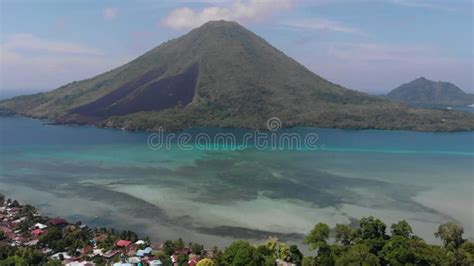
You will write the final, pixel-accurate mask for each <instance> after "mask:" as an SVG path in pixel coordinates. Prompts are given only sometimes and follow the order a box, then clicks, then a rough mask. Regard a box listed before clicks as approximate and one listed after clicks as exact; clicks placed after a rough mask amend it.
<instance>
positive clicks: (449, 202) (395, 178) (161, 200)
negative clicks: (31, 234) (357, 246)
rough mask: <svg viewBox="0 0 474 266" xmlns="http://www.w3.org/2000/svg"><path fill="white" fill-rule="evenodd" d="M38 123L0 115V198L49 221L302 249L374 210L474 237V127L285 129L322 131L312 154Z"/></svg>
mask: <svg viewBox="0 0 474 266" xmlns="http://www.w3.org/2000/svg"><path fill="white" fill-rule="evenodd" d="M44 123H45V122H44V121H40V120H34V119H29V118H22V117H6V118H5V117H4V118H0V193H3V194H5V195H7V196H9V197H12V198H15V199H19V200H21V201H24V202H28V203H31V204H33V205H35V206H37V207H39V208H40V210H41V212H42V213H44V214H46V215H50V216H61V217H65V218H68V219H70V220H82V221H83V222H86V223H88V224H90V225H98V226H102V225H105V226H113V227H117V228H121V229H131V230H135V231H137V232H138V233H140V234H146V235H149V236H151V237H152V239H155V240H157V241H162V240H166V239H177V238H178V237H181V238H183V239H184V240H185V241H186V242H189V241H197V242H201V243H204V244H206V245H209V246H212V245H220V246H222V245H225V244H228V243H229V242H230V241H232V240H233V239H235V238H245V239H249V240H261V239H264V238H266V237H267V236H269V235H278V236H279V237H281V238H283V239H288V240H290V241H295V242H300V241H301V235H302V234H305V233H307V232H308V231H309V230H310V229H311V228H312V226H313V225H314V224H315V223H317V222H326V223H328V224H330V225H335V224H336V223H346V224H350V223H354V222H355V221H356V219H358V218H360V217H363V216H369V215H373V216H376V217H379V218H381V219H382V220H383V221H384V222H385V223H387V224H388V225H390V224H391V223H393V222H396V221H398V220H401V219H406V220H407V221H408V222H410V223H411V224H412V226H413V227H414V231H415V233H417V234H419V235H421V236H423V237H425V238H426V239H428V240H429V241H436V240H435V238H434V236H433V233H434V231H435V230H436V228H437V226H438V225H439V224H440V223H444V222H446V221H457V222H459V223H462V224H463V226H464V228H465V232H466V235H467V236H468V237H470V238H473V237H474V228H473V226H474V201H473V191H474V168H473V167H474V166H473V165H474V164H473V163H474V132H459V133H420V132H407V131H376V130H339V129H318V128H294V129H288V130H284V131H282V132H286V133H296V134H298V135H305V134H308V133H314V134H317V135H318V142H317V145H318V149H316V150H310V149H301V150H292V149H284V150H273V149H266V150H259V149H256V148H255V147H253V146H252V144H251V145H249V147H247V148H246V149H238V150H235V149H229V148H226V147H222V148H219V149H212V150H202V149H193V150H182V149H180V148H179V146H178V145H176V143H172V145H171V148H170V149H161V150H153V149H150V148H149V147H148V145H147V139H148V137H149V134H150V133H147V132H138V133H136V132H135V133H132V132H125V131H121V130H116V129H97V128H94V127H75V126H46V125H43V124H44ZM217 132H218V130H217V129H193V130H187V131H186V132H185V133H187V134H189V135H191V136H196V135H197V134H199V133H209V134H211V135H212V134H216V133H217ZM219 132H222V130H220V131H219ZM224 132H225V133H231V134H234V135H236V136H241V135H243V134H245V133H248V132H249V131H248V130H231V129H228V130H227V129H226V130H224Z"/></svg>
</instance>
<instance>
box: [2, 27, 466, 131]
mask: <svg viewBox="0 0 474 266" xmlns="http://www.w3.org/2000/svg"><path fill="white" fill-rule="evenodd" d="M0 113H3V114H12V113H16V114H20V115H25V116H31V117H37V118H47V119H50V120H53V121H55V122H57V123H75V124H94V125H98V126H106V127H120V128H125V129H130V130H156V129H158V128H159V127H162V128H164V129H167V130H179V129H184V128H188V127H194V126H205V127H240V128H265V122H266V121H267V119H268V118H270V117H279V118H280V120H281V121H282V122H283V126H286V127H291V126H316V127H337V128H374V129H406V130H427V131H453V130H473V129H474V116H473V115H469V114H465V113H461V112H454V111H452V112H451V111H450V112H447V111H440V110H424V109H417V108H410V107H407V106H405V105H403V104H399V103H394V102H391V101H389V100H386V99H382V98H380V97H375V96H369V95H367V94H365V93H361V92H357V91H353V90H349V89H346V88H343V87H341V86H339V85H337V84H334V83H331V82H329V81H327V80H325V79H323V78H321V77H320V76H318V75H316V74H314V73H312V72H311V71H309V70H308V69H307V68H305V67H304V66H302V65H301V64H299V63H298V62H296V61H295V60H293V59H292V58H290V57H288V56H286V55H285V54H284V53H282V52H281V51H279V50H277V49H276V48H275V47H273V46H272V45H270V44H269V43H268V42H266V41H265V40H264V39H262V38H261V37H259V36H257V35H255V34H254V33H252V32H250V31H249V30H247V29H245V28H244V27H242V26H241V25H239V24H237V23H235V22H227V21H212V22H208V23H206V24H204V25H203V26H201V27H199V28H196V29H194V30H192V31H191V32H189V33H188V34H186V35H184V36H182V37H180V38H177V39H173V40H170V41H168V42H165V43H163V44H161V45H160V46H158V47H156V48H154V49H152V50H151V51H149V52H147V53H145V54H144V55H142V56H140V57H138V58H137V59H135V60H133V61H131V62H129V63H127V64H125V65H123V66H121V67H119V68H116V69H114V70H111V71H109V72H106V73H103V74H101V75H98V76H95V77H93V78H90V79H86V80H82V81H78V82H73V83H70V84H67V85H64V86H62V87H60V88H58V89H56V90H53V91H50V92H47V93H38V94H33V95H28V96H20V97H16V98H13V99H10V100H4V101H1V102H0Z"/></svg>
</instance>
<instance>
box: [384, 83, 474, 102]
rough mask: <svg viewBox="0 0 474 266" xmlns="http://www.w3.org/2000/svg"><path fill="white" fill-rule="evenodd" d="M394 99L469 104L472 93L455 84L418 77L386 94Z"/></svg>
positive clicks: (472, 98) (471, 100) (473, 98)
mask: <svg viewBox="0 0 474 266" xmlns="http://www.w3.org/2000/svg"><path fill="white" fill-rule="evenodd" d="M387 97H388V98H389V99H391V100H394V101H399V102H402V103H407V104H412V105H421V106H428V105H464V106H465V105H470V104H473V103H474V101H473V100H474V97H473V95H472V94H468V93H465V92H464V91H462V90H461V89H460V88H458V87H456V85H454V84H452V83H449V82H443V81H437V82H436V81H432V80H429V79H426V78H423V77H421V78H418V79H415V80H413V81H412V82H409V83H405V84H403V85H401V86H399V87H398V88H396V89H394V90H392V91H391V92H390V93H388V94H387Z"/></svg>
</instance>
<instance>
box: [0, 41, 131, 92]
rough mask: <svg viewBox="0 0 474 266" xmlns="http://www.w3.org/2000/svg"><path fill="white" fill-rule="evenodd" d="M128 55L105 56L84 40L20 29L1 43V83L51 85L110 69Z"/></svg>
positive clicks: (21, 85)
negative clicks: (49, 37) (52, 37)
mask: <svg viewBox="0 0 474 266" xmlns="http://www.w3.org/2000/svg"><path fill="white" fill-rule="evenodd" d="M129 59H130V58H115V57H113V58H108V57H106V56H105V54H104V53H103V52H102V51H100V50H99V49H95V48H91V47H88V46H86V45H83V44H77V43H71V42H62V41H53V40H47V39H43V38H39V37H37V36H34V35H32V34H27V33H22V34H14V35H11V36H8V37H7V38H6V39H5V41H4V42H3V43H1V44H0V87H2V88H10V89H22V88H23V89H24V88H49V89H53V88H56V87H59V86H61V85H64V84H66V83H69V82H71V81H73V80H81V79H84V78H89V77H91V76H95V75H97V74H100V73H102V72H104V71H107V70H110V69H111V68H113V67H116V66H118V65H120V64H122V63H125V62H126V61H128V60H129Z"/></svg>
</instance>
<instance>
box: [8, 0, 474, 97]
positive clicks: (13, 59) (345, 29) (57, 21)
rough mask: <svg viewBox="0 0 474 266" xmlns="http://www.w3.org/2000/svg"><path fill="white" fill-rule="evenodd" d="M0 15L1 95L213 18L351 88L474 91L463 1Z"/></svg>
mask: <svg viewBox="0 0 474 266" xmlns="http://www.w3.org/2000/svg"><path fill="white" fill-rule="evenodd" d="M0 12H1V13H0V22H1V23H0V48H1V54H0V62H1V69H0V89H1V91H2V93H20V92H23V91H28V90H38V91H45V90H51V89H55V88H57V87H59V86H61V85H64V84H66V83H69V82H72V81H74V80H81V79H85V78H90V77H92V76H94V75H97V74H100V73H102V72H105V71H108V70H110V69H113V68H115V67H118V66H120V65H122V64H124V63H126V62H128V61H130V60H132V59H134V58H136V57H137V56H139V55H141V54H143V53H144V52H146V51H148V50H150V49H152V48H154V47H156V46H158V45H159V44H160V43H162V42H164V41H167V40H170V39H173V38H176V37H179V36H181V35H183V34H185V33H187V32H188V31H189V30H190V29H192V28H195V27H198V26H200V25H202V24H203V23H205V22H206V21H209V20H218V19H225V20H233V21H237V22H239V23H240V24H242V25H243V26H245V27H247V28H248V29H250V30H251V31H253V32H255V33H256V34H258V35H260V36H261V37H263V38H264V39H266V40H267V41H268V42H270V43H271V44H272V45H274V46H275V47H276V48H278V49H279V50H281V51H283V52H284V53H286V54H287V55H288V56H290V57H292V58H294V59H295V60H297V61H298V62H300V63H302V64H303V65H305V66H306V67H307V68H308V69H310V70H311V71H313V72H315V73H316V74H318V75H320V76H322V77H323V78H325V79H328V80H329V81H332V82H334V83H337V84H340V85H342V86H344V87H347V88H350V89H355V90H360V91H365V92H368V93H372V94H380V93H386V92H388V91H390V90H391V89H393V88H395V87H397V86H399V85H401V84H402V83H406V82H409V81H411V80H413V79H415V78H418V77H421V76H423V77H426V78H428V79H432V80H436V81H437V80H443V81H449V82H452V83H454V84H455V85H457V86H459V87H460V88H461V89H463V90H464V91H467V92H474V86H473V84H474V82H473V76H474V75H473V74H474V73H473V35H474V30H473V13H474V9H473V1H472V0H449V1H448V0H439V1H434V0H433V1H428V0H427V1H422V0H364V1H362V0H360V1H357V0H274V1H271V2H270V1H269V0H268V1H265V0H259V1H257V0H241V1H225V0H216V1H213V0H175V1H167V0H162V1H159V0H135V1H131V0H130V1H118V0H114V1H111V0H104V1H96V0H68V1H60V0H0Z"/></svg>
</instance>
